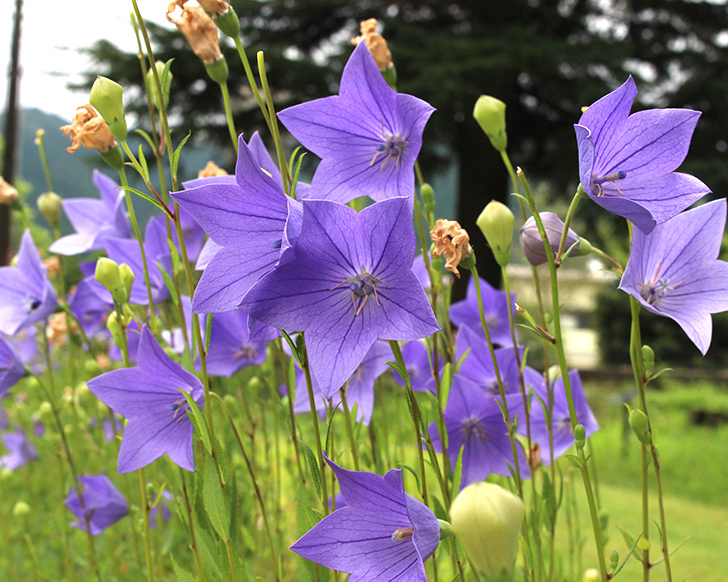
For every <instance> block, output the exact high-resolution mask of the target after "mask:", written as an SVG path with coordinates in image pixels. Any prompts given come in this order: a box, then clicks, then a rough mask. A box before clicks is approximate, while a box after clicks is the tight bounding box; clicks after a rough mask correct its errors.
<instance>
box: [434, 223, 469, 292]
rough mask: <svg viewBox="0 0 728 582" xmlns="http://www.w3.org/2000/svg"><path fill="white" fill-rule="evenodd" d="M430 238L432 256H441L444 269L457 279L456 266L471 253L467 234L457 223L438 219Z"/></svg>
mask: <svg viewBox="0 0 728 582" xmlns="http://www.w3.org/2000/svg"><path fill="white" fill-rule="evenodd" d="M430 238H432V242H433V243H434V246H435V249H434V250H433V251H432V256H433V257H439V256H440V255H443V256H444V257H445V268H446V269H447V270H448V271H450V272H451V273H455V275H456V276H457V277H458V278H459V277H460V272H459V271H458V265H459V264H460V263H461V261H462V260H463V259H467V258H468V257H469V256H470V255H471V254H472V252H473V249H472V248H471V247H470V236H468V233H467V232H465V229H464V228H463V227H462V226H460V224H459V223H458V222H456V221H454V220H442V219H440V220H438V221H437V222H436V223H435V228H433V229H432V230H431V231H430Z"/></svg>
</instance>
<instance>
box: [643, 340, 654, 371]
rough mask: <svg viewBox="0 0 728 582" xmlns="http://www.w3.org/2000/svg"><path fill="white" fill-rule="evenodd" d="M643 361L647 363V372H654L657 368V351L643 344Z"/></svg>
mask: <svg viewBox="0 0 728 582" xmlns="http://www.w3.org/2000/svg"><path fill="white" fill-rule="evenodd" d="M642 363H643V364H644V365H645V374H646V375H647V376H649V375H650V374H652V372H653V371H654V369H655V352H654V351H653V349H652V348H651V347H650V346H646V345H645V346H642Z"/></svg>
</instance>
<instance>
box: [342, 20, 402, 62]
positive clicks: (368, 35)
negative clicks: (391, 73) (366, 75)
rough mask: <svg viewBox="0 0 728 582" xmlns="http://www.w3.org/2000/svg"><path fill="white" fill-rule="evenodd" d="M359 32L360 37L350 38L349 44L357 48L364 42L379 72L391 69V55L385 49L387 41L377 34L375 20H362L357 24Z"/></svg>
mask: <svg viewBox="0 0 728 582" xmlns="http://www.w3.org/2000/svg"><path fill="white" fill-rule="evenodd" d="M359 30H360V32H361V35H359V36H357V37H355V38H352V39H351V44H353V45H354V46H357V45H358V44H359V43H360V42H361V41H364V42H365V43H366V45H367V48H369V52H370V53H372V56H373V57H374V62H375V63H377V67H379V70H380V71H382V72H384V71H386V70H387V69H391V68H392V67H393V66H394V63H393V62H392V53H391V51H390V50H389V47H387V41H386V40H384V37H383V36H382V35H381V34H377V32H376V30H377V19H376V18H370V19H369V20H362V21H361V22H360V23H359Z"/></svg>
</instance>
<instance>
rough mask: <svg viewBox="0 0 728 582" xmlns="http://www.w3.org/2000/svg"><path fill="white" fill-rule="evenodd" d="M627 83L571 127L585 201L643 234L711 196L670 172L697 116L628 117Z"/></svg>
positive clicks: (656, 112) (674, 112)
mask: <svg viewBox="0 0 728 582" xmlns="http://www.w3.org/2000/svg"><path fill="white" fill-rule="evenodd" d="M636 96H637V87H636V86H635V83H634V81H633V80H632V77H629V79H627V81H626V82H625V83H624V84H623V85H622V86H621V87H619V88H618V89H617V90H615V91H612V92H611V93H609V95H606V96H604V97H602V98H601V99H599V101H597V102H596V103H594V104H593V105H591V106H590V107H589V108H588V109H587V110H586V111H585V112H584V114H583V115H582V116H581V119H579V123H578V124H576V125H574V129H575V130H576V139H577V143H578V146H579V177H580V179H581V185H582V186H583V188H584V190H585V191H586V193H587V194H588V195H589V197H590V198H591V199H592V200H593V201H594V202H596V203H597V204H599V206H601V207H602V208H604V209H605V210H609V211H610V212H613V213H615V214H619V215H620V216H624V217H625V218H626V219H628V220H630V221H631V222H633V223H634V225H635V226H636V227H637V228H639V229H640V230H641V231H642V232H644V233H645V234H647V233H649V232H650V231H651V230H652V229H653V228H654V227H655V225H656V224H661V223H663V222H665V221H666V220H668V219H670V218H672V217H673V216H675V215H676V214H678V213H679V212H682V211H683V210H685V209H686V208H687V207H688V206H690V205H691V204H692V203H693V202H695V201H696V200H699V199H700V198H702V197H703V196H704V195H705V194H707V193H709V192H710V189H709V188H708V187H707V186H706V185H705V184H703V183H702V182H701V181H700V180H698V179H697V178H695V177H694V176H691V175H689V174H681V173H678V172H675V171H674V170H675V169H676V168H677V167H678V166H679V165H680V164H681V163H682V161H683V160H684V159H685V156H686V155H687V153H688V147H689V145H690V139H691V137H692V135H693V131H694V130H695V125H696V123H697V122H698V117H700V112H698V111H692V110H690V109H649V110H647V111H640V112H638V113H633V114H632V115H630V114H629V112H630V109H631V108H632V102H633V101H634V98H635V97H636Z"/></svg>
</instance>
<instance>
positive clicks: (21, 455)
mask: <svg viewBox="0 0 728 582" xmlns="http://www.w3.org/2000/svg"><path fill="white" fill-rule="evenodd" d="M2 440H3V444H4V445H5V448H6V449H7V450H8V452H7V454H5V455H2V456H1V457H0V468H5V469H10V470H11V471H15V470H16V469H19V468H20V467H22V466H23V465H27V464H28V463H30V462H31V461H35V460H36V459H37V458H38V451H36V450H35V447H34V446H33V443H31V442H30V441H29V440H28V437H27V436H25V432H23V430H22V429H20V428H19V429H18V430H16V431H15V432H10V433H6V434H4V435H2Z"/></svg>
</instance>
